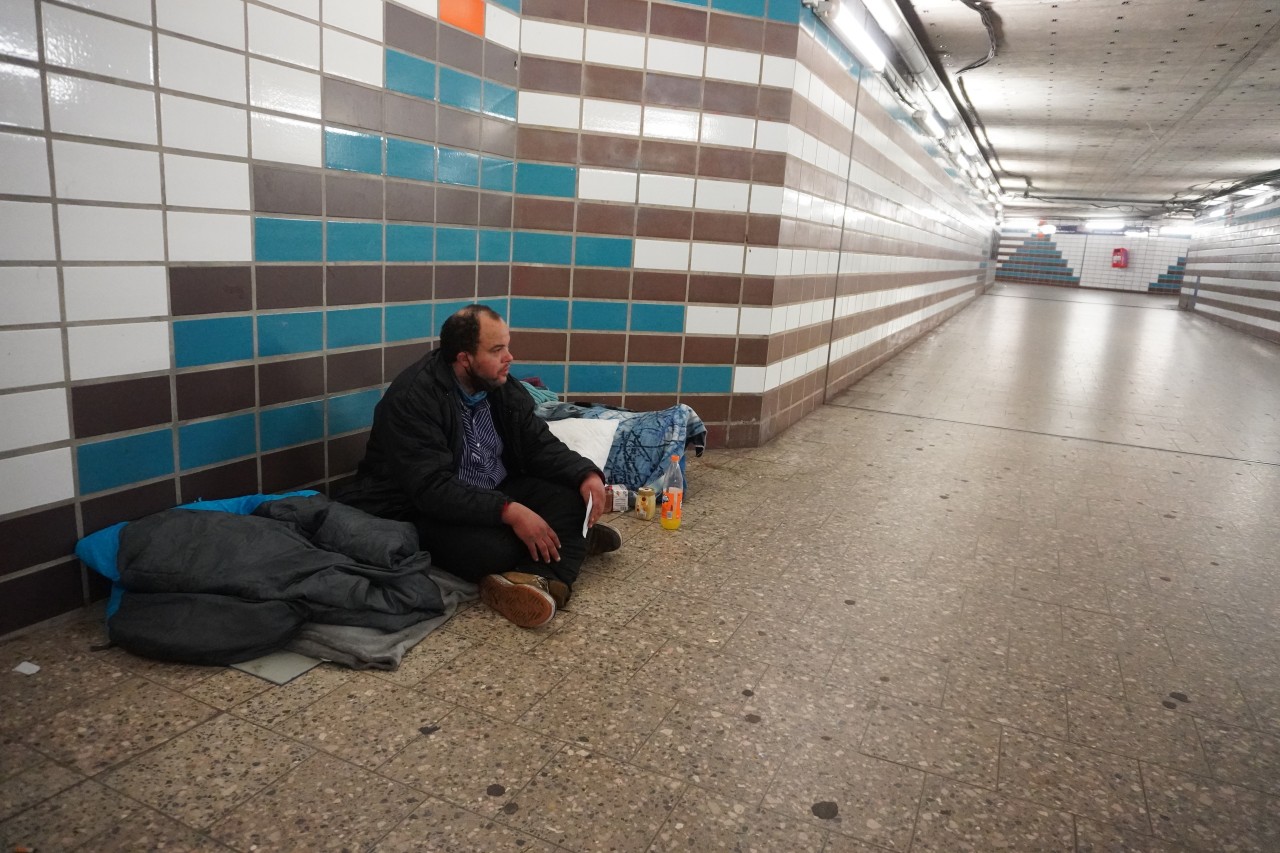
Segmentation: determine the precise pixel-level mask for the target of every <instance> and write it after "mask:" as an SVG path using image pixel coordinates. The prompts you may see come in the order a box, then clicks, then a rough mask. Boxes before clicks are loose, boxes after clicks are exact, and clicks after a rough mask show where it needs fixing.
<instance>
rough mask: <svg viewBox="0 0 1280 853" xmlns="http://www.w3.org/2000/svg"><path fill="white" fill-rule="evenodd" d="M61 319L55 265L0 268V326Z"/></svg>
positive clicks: (49, 321)
mask: <svg viewBox="0 0 1280 853" xmlns="http://www.w3.org/2000/svg"><path fill="white" fill-rule="evenodd" d="M61 319H62V309H61V308H60V307H59V305H58V270H57V269H56V268H55V267H0V326H20V325H24V324H26V323H57V322H59V321H60V320H61Z"/></svg>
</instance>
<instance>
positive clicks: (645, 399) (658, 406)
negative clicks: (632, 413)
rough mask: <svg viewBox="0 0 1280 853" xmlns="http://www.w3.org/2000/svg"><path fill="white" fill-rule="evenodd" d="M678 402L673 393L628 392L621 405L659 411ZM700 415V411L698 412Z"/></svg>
mask: <svg viewBox="0 0 1280 853" xmlns="http://www.w3.org/2000/svg"><path fill="white" fill-rule="evenodd" d="M679 402H680V399H679V398H678V397H677V396H676V395H675V394H628V395H627V396H626V399H625V401H624V402H623V405H625V406H626V407H627V408H628V409H635V410H636V411H637V412H659V411H662V410H663V409H669V408H671V407H672V406H674V405H676V404H677V403H679ZM698 415H699V417H701V415H702V413H701V412H699V413H698Z"/></svg>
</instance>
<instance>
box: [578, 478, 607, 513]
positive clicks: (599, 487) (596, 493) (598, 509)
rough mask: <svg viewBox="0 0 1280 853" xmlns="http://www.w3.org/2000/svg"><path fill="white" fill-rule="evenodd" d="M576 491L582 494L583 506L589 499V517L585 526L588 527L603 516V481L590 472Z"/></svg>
mask: <svg viewBox="0 0 1280 853" xmlns="http://www.w3.org/2000/svg"><path fill="white" fill-rule="evenodd" d="M578 491H579V492H580V493H581V494H582V503H583V504H584V505H585V504H586V502H587V499H588V498H590V499H591V517H590V518H589V519H587V526H588V527H590V526H592V525H594V524H595V523H596V522H597V521H599V520H600V516H602V515H604V479H603V478H602V477H601V476H600V475H599V474H597V473H596V472H595V471H592V472H591V473H590V474H588V475H587V476H586V478H585V479H584V480H583V481H582V484H581V485H579V486H578Z"/></svg>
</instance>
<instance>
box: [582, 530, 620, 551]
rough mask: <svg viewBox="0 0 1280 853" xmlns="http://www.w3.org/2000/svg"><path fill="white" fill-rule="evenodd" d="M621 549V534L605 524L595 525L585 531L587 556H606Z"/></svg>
mask: <svg viewBox="0 0 1280 853" xmlns="http://www.w3.org/2000/svg"><path fill="white" fill-rule="evenodd" d="M621 547H622V534H621V533H619V532H618V531H617V530H615V529H614V528H612V527H610V526H609V525H607V524H595V525H593V526H592V528H591V529H590V530H588V531H587V556H588V557H594V556H595V555H596V554H608V553H609V552H610V551H616V550H618V549H619V548H621Z"/></svg>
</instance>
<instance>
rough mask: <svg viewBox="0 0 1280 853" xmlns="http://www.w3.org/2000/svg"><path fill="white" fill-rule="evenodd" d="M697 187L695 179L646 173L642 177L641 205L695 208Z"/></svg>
mask: <svg viewBox="0 0 1280 853" xmlns="http://www.w3.org/2000/svg"><path fill="white" fill-rule="evenodd" d="M695 186H696V184H695V182H694V179H693V178H685V177H681V176H678V175H651V174H648V173H645V174H642V175H640V203H641V204H665V205H667V206H669V207H693V193H694V188H695Z"/></svg>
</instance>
